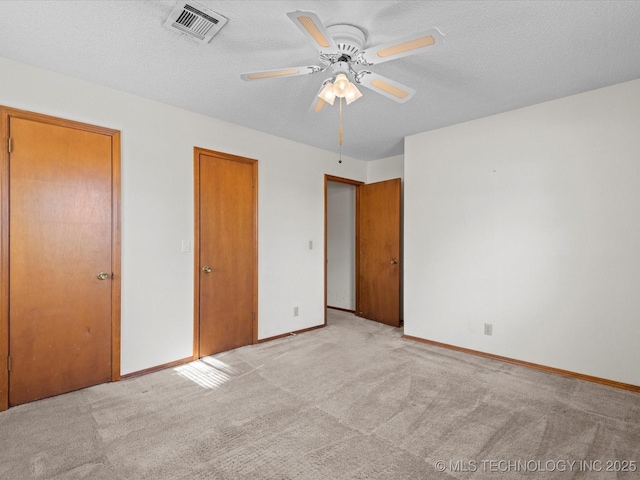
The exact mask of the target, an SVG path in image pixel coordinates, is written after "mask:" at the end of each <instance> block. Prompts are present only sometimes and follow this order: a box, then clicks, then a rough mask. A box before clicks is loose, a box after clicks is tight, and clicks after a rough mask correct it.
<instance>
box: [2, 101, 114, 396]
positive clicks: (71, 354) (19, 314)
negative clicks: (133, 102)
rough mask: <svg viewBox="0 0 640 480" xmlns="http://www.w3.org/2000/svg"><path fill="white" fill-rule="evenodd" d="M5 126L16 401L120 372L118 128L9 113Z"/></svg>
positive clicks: (12, 388) (11, 373)
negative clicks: (116, 305) (116, 318)
mask: <svg viewBox="0 0 640 480" xmlns="http://www.w3.org/2000/svg"><path fill="white" fill-rule="evenodd" d="M6 124H7V127H8V131H9V136H10V138H11V152H10V154H9V157H8V158H9V161H8V186H9V195H8V197H9V210H8V212H6V213H7V214H8V215H6V216H8V220H9V222H8V223H9V228H8V230H9V235H8V239H7V238H3V243H4V242H7V241H8V245H9V248H8V270H9V275H8V283H9V295H8V307H9V309H8V310H9V311H8V320H9V342H8V344H9V345H8V347H9V356H10V371H9V400H8V404H9V405H10V406H12V405H19V404H22V403H26V402H30V401H33V400H37V399H40V398H45V397H50V396H53V395H58V394H61V393H65V392H69V391H72V390H77V389H80V388H84V387H88V386H91V385H96V384H99V383H103V382H107V381H109V380H112V379H117V378H114V377H118V376H119V359H115V361H114V359H113V358H112V354H113V353H116V354H118V353H119V342H118V340H119V339H115V338H114V337H113V333H114V331H115V332H116V335H117V334H118V332H119V329H118V327H117V326H115V325H113V324H112V317H113V315H114V311H113V309H112V302H113V301H114V300H117V301H119V298H118V297H119V289H118V290H117V292H115V295H114V286H113V280H112V277H114V276H115V273H117V270H118V269H117V268H114V267H115V263H117V260H118V259H117V254H116V255H115V256H114V249H115V246H114V245H113V239H114V238H115V237H116V235H117V232H114V226H117V218H114V212H113V207H114V201H113V195H114V191H113V184H114V180H115V179H114V172H117V171H118V169H117V168H115V167H116V166H114V158H113V156H114V150H115V148H114V147H116V146H118V148H119V145H118V142H117V138H115V137H117V132H114V131H111V130H105V131H104V132H101V131H100V130H101V129H100V128H99V127H92V126H87V125H84V124H75V123H73V122H68V121H63V120H60V121H58V120H57V119H52V118H50V117H44V116H38V115H35V114H31V115H20V114H15V115H9V116H7V117H6ZM116 205H117V202H116ZM4 220H5V219H3V223H4ZM116 230H117V228H116ZM114 257H115V258H114ZM101 272H102V273H101ZM114 297H115V298H114ZM118 313H119V312H118ZM115 344H117V347H118V349H116V350H114V349H113V347H114V345H115Z"/></svg>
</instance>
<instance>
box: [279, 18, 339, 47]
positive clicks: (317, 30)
mask: <svg viewBox="0 0 640 480" xmlns="http://www.w3.org/2000/svg"><path fill="white" fill-rule="evenodd" d="M287 16H288V17H289V18H290V19H291V21H292V22H293V23H295V24H296V26H297V27H298V28H299V29H300V31H301V32H302V33H303V34H305V35H306V36H307V38H309V39H310V40H311V42H312V43H313V45H314V46H315V47H316V48H317V49H318V50H319V51H320V52H329V51H333V52H335V51H337V50H338V47H337V45H336V44H335V42H334V41H333V38H331V35H329V33H328V32H327V29H326V28H325V26H324V24H323V23H322V22H321V21H320V19H319V18H318V16H317V15H316V14H315V13H313V12H305V11H303V10H296V11H295V12H289V13H287Z"/></svg>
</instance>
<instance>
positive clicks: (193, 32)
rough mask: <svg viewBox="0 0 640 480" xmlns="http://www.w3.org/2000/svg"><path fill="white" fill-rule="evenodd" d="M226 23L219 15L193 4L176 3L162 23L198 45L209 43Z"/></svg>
mask: <svg viewBox="0 0 640 480" xmlns="http://www.w3.org/2000/svg"><path fill="white" fill-rule="evenodd" d="M225 23H227V19H226V18H225V17H223V16H222V15H220V14H219V13H216V12H214V11H213V10H209V9H208V8H206V7H203V6H202V5H198V4H197V3H195V2H184V1H181V2H178V4H177V5H176V7H175V8H174V9H173V12H171V15H169V18H167V21H166V22H164V25H165V26H166V27H168V28H170V29H172V30H177V31H178V32H180V33H184V34H185V35H187V36H188V37H190V38H193V39H194V40H196V41H198V42H199V43H209V42H210V41H211V39H212V38H213V36H214V35H215V34H216V33H218V32H219V31H220V29H221V28H222V27H223V26H224V24H225Z"/></svg>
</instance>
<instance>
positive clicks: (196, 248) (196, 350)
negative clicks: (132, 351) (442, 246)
mask: <svg viewBox="0 0 640 480" xmlns="http://www.w3.org/2000/svg"><path fill="white" fill-rule="evenodd" d="M200 155H207V156H210V157H218V158H222V159H224V160H231V161H233V162H241V163H248V164H250V165H251V166H252V169H253V199H252V204H253V231H254V238H253V305H252V307H253V312H254V314H253V319H252V336H253V338H252V342H253V344H254V345H255V344H256V343H258V161H257V160H255V159H252V158H247V157H240V156H238V155H232V154H230V153H224V152H217V151H215V150H208V149H206V148H200V147H193V173H194V209H193V210H194V237H193V265H194V268H193V276H194V280H193V287H194V288H193V292H194V297H193V298H194V300H193V359H194V360H198V359H199V358H200Z"/></svg>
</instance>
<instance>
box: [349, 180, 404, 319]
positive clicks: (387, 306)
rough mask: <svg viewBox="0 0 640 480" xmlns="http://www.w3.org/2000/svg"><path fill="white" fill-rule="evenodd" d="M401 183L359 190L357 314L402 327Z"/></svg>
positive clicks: (372, 185)
mask: <svg viewBox="0 0 640 480" xmlns="http://www.w3.org/2000/svg"><path fill="white" fill-rule="evenodd" d="M401 194H402V193H401V183H400V179H399V178H396V179H393V180H387V181H385V182H377V183H370V184H367V185H361V186H359V187H358V190H357V223H358V225H357V234H356V235H357V251H358V267H357V275H358V282H357V285H358V287H357V288H358V292H357V299H356V303H357V305H356V313H357V314H358V315H359V316H361V317H364V318H368V319H370V320H376V321H378V322H381V323H386V324H387V325H393V326H394V327H399V326H400V228H401V227H400V214H401V212H400V198H401Z"/></svg>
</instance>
